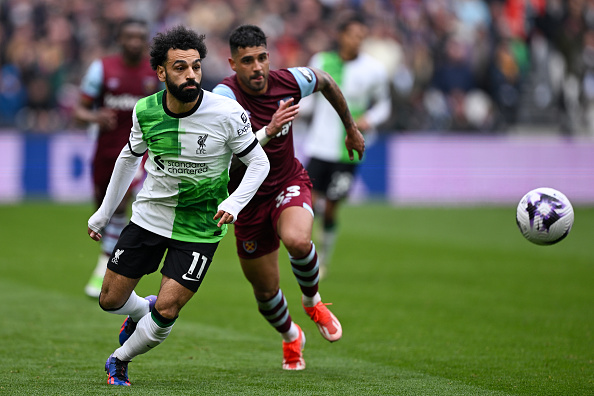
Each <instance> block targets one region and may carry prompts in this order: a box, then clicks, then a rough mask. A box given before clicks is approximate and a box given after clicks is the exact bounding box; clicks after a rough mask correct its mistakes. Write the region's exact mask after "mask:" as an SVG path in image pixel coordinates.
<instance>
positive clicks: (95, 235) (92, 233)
mask: <svg viewBox="0 0 594 396" xmlns="http://www.w3.org/2000/svg"><path fill="white" fill-rule="evenodd" d="M87 234H89V236H90V237H91V239H93V240H95V241H100V240H101V238H102V235H101V234H100V233H98V232H95V231H93V230H91V229H90V228H88V227H87Z"/></svg>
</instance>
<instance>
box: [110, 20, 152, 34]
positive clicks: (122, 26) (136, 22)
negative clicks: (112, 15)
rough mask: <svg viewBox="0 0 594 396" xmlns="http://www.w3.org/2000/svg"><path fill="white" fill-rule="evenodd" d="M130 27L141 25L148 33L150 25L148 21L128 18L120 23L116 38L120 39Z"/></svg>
mask: <svg viewBox="0 0 594 396" xmlns="http://www.w3.org/2000/svg"><path fill="white" fill-rule="evenodd" d="M129 25H140V26H142V27H143V28H144V29H146V30H147V31H148V23H147V22H146V21H144V20H142V19H138V18H126V19H124V20H123V21H122V22H120V24H119V26H118V31H117V35H116V37H120V36H121V35H122V32H123V31H124V29H125V28H126V27H128V26H129Z"/></svg>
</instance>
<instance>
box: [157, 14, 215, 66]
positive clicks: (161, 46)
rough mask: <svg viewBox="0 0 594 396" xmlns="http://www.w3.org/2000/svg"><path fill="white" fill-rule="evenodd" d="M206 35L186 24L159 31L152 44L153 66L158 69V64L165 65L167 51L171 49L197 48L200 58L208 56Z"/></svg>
mask: <svg viewBox="0 0 594 396" xmlns="http://www.w3.org/2000/svg"><path fill="white" fill-rule="evenodd" d="M204 38H205V36H204V35H203V34H200V35H199V34H198V33H196V32H195V31H193V30H191V29H187V28H186V27H184V26H181V25H179V26H176V27H174V28H172V29H170V30H168V31H167V32H165V33H157V35H156V36H155V37H154V38H153V45H152V46H151V67H152V68H153V70H157V66H163V65H164V64H165V61H167V52H168V51H169V50H170V49H179V50H183V51H185V50H189V49H195V50H197V51H198V53H199V54H200V58H201V59H204V58H206V53H207V52H208V51H207V49H206V44H204Z"/></svg>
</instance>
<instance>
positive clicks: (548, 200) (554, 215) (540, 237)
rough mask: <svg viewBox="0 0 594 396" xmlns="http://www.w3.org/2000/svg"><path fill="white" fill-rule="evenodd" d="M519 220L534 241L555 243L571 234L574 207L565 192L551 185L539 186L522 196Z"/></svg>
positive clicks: (525, 235) (517, 214)
mask: <svg viewBox="0 0 594 396" xmlns="http://www.w3.org/2000/svg"><path fill="white" fill-rule="evenodd" d="M516 223H517V224H518V228H519V229H520V231H521V232H522V235H524V237H525V238H526V239H528V240H529V241H530V242H532V243H535V244H537V245H552V244H555V243H557V242H559V241H561V240H562V239H563V238H565V237H566V236H567V235H568V234H569V231H570V230H571V226H572V225H573V207H572V206H571V202H569V199H567V197H566V196H565V195H563V193H561V192H559V191H557V190H555V189H552V188H548V187H541V188H537V189H534V190H532V191H530V192H528V193H527V194H526V195H524V196H523V197H522V199H521V200H520V203H519V204H518V209H517V211H516Z"/></svg>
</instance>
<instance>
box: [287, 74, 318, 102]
mask: <svg viewBox="0 0 594 396" xmlns="http://www.w3.org/2000/svg"><path fill="white" fill-rule="evenodd" d="M288 70H289V71H290V72H291V74H293V77H295V80H296V81H297V84H298V85H299V90H300V91H301V97H302V98H304V97H306V96H309V95H311V94H312V93H313V92H314V91H315V89H316V85H317V83H318V81H317V79H316V74H315V73H314V72H313V70H311V69H310V68H309V67H303V66H302V67H291V68H289V69H288Z"/></svg>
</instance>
